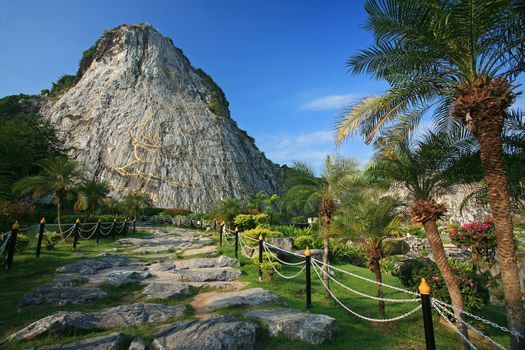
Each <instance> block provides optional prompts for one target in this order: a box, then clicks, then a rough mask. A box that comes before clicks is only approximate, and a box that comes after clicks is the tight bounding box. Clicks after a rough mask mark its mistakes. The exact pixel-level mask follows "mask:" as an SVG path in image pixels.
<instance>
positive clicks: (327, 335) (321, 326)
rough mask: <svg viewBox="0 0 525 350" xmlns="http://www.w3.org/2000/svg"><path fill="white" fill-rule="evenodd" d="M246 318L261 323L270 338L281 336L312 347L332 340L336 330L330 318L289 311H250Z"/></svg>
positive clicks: (332, 319)
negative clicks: (266, 329)
mask: <svg viewBox="0 0 525 350" xmlns="http://www.w3.org/2000/svg"><path fill="white" fill-rule="evenodd" d="M246 316H247V317H249V318H254V319H255V320H257V321H259V322H261V324H262V325H263V326H265V327H267V328H268V330H269V332H270V336H272V337H276V336H278V335H279V334H282V335H283V336H284V337H286V338H287V339H289V340H300V341H304V342H306V343H310V344H314V345H317V344H321V343H323V342H324V341H326V340H329V339H332V338H333V337H334V336H335V334H336V332H337V330H338V327H337V325H336V323H335V319H334V318H332V317H329V316H326V315H317V314H310V313H304V312H298V311H295V310H289V309H273V310H259V311H252V312H248V313H247V314H246Z"/></svg>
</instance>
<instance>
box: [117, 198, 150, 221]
mask: <svg viewBox="0 0 525 350" xmlns="http://www.w3.org/2000/svg"><path fill="white" fill-rule="evenodd" d="M122 206H123V207H124V209H125V210H126V212H127V214H129V215H131V216H133V219H134V220H137V216H138V214H139V212H140V210H141V209H144V208H147V207H149V206H151V197H150V195H149V194H148V193H144V192H131V193H129V194H128V195H126V197H124V200H123V201H122Z"/></svg>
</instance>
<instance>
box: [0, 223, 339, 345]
mask: <svg viewBox="0 0 525 350" xmlns="http://www.w3.org/2000/svg"><path fill="white" fill-rule="evenodd" d="M148 230H149V231H150V233H151V235H150V236H149V237H148V238H141V239H139V238H122V239H119V240H118V241H116V247H118V248H111V249H109V250H107V251H105V252H102V254H101V257H100V258H99V259H81V260H78V261H76V262H74V263H71V264H68V265H65V266H62V267H60V268H59V269H57V274H56V276H55V278H54V279H53V281H52V282H50V283H47V284H45V285H42V286H40V287H39V288H37V289H36V290H34V291H31V292H29V293H27V294H26V295H24V296H23V297H22V298H21V300H20V306H21V312H24V310H26V309H29V308H38V307H41V306H44V305H46V306H49V305H55V306H62V305H67V304H86V303H91V302H93V301H95V300H103V299H104V298H105V297H106V296H107V293H106V292H104V291H103V290H102V289H101V288H103V287H104V286H107V285H109V286H112V287H114V288H120V287H121V286H123V285H125V284H128V283H139V284H140V285H142V286H143V288H142V291H140V292H138V293H135V294H129V295H127V296H126V297H125V298H123V299H122V303H124V305H120V306H117V307H113V308H110V309H106V310H101V311H98V312H64V311H60V312H56V313H53V314H51V315H49V316H47V317H44V318H42V319H40V320H37V321H35V322H33V323H32V324H30V325H28V326H27V327H25V328H23V329H21V330H19V331H18V332H16V333H14V334H12V335H11V336H9V337H8V338H7V339H4V340H3V341H2V342H0V347H1V346H2V343H4V344H5V343H7V342H10V341H15V340H16V341H25V340H32V339H39V338H43V337H47V336H60V335H65V334H71V332H78V331H80V332H94V331H101V330H112V329H114V328H116V327H133V326H137V325H142V324H147V323H151V324H157V325H158V327H159V331H158V333H157V334H156V335H155V336H154V337H153V340H152V341H151V343H149V344H145V343H144V341H143V340H142V339H140V338H137V339H134V340H133V342H132V343H131V344H129V340H126V339H130V338H133V337H134V336H135V335H134V334H125V335H124V334H122V333H112V334H109V335H106V336H101V337H100V336H99V337H93V338H89V339H86V340H83V341H81V342H77V343H74V344H57V345H53V346H46V347H43V348H40V349H46V350H54V349H56V350H58V349H63V350H66V349H97V350H106V349H107V350H110V349H114V350H124V349H130V350H139V349H140V350H142V349H145V348H149V349H158V350H160V349H253V348H254V347H255V344H256V341H257V337H258V335H259V333H260V332H261V327H260V325H263V327H264V328H265V329H268V331H269V333H270V335H271V336H278V335H280V334H282V335H284V336H285V337H287V338H288V339H290V340H300V341H304V342H308V343H311V344H320V343H322V342H323V341H325V340H327V339H331V338H332V337H333V336H334V334H335V332H336V330H337V327H336V325H335V320H334V319H332V318H330V317H328V316H324V315H314V314H305V313H299V312H297V311H294V310H289V309H267V310H265V309H262V310H261V309H255V310H254V309H253V308H254V307H257V308H264V307H265V306H272V305H280V306H284V303H283V301H282V300H281V298H280V297H279V296H277V295H276V294H274V293H273V292H270V291H268V290H264V289H262V288H250V289H244V288H245V287H246V286H247V283H245V282H241V281H239V280H238V279H239V277H240V276H241V270H240V269H239V266H240V264H239V261H238V260H237V259H234V258H231V257H228V256H218V254H219V251H218V247H217V246H216V245H215V241H214V240H212V239H211V236H210V235H209V233H203V232H199V231H192V230H185V229H179V228H149V229H148ZM126 252H127V253H128V254H130V255H132V256H133V257H134V258H129V257H128V256H126V255H125V253H126ZM119 254H120V255H119ZM196 256H197V257H196ZM179 257H182V258H179ZM283 283H285V282H283ZM203 288H205V290H202V289H203ZM210 289H211V291H210ZM177 300H179V301H177ZM185 300H187V302H189V305H186V304H183V302H184V301H185ZM173 301H175V303H180V304H177V305H173ZM150 302H154V303H150ZM166 302H170V304H164V303H166ZM126 303H127V304H126ZM239 307H247V308H249V309H247V311H246V313H245V316H244V317H241V318H236V317H224V316H220V315H219V314H218V313H217V310H219V309H227V308H234V309H238V308H239ZM188 312H190V315H188V314H187V313H188ZM188 317H189V318H190V319H189V320H188ZM184 319H186V320H184ZM170 322H171V323H170ZM173 322H174V323H173ZM166 323H168V324H166ZM163 324H164V325H163ZM126 344H129V346H128V345H126Z"/></svg>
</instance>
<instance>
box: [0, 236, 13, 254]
mask: <svg viewBox="0 0 525 350" xmlns="http://www.w3.org/2000/svg"><path fill="white" fill-rule="evenodd" d="M6 234H7V237H6V239H5V241H4V242H3V243H2V246H1V247H0V258H1V257H2V256H4V251H5V247H7V244H8V243H9V241H10V240H11V232H6Z"/></svg>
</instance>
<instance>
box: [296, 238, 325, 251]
mask: <svg viewBox="0 0 525 350" xmlns="http://www.w3.org/2000/svg"><path fill="white" fill-rule="evenodd" d="M293 244H294V246H295V247H296V248H297V249H306V247H308V248H321V247H322V246H323V245H322V242H320V240H316V239H315V237H313V236H308V235H302V236H297V237H295V238H294V240H293Z"/></svg>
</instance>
